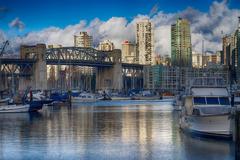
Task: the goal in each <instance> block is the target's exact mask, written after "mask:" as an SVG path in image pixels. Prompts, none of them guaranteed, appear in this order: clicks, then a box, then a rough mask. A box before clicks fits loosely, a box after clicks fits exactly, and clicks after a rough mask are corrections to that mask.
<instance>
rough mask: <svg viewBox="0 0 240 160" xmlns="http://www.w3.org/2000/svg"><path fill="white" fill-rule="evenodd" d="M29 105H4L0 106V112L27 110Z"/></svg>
mask: <svg viewBox="0 0 240 160" xmlns="http://www.w3.org/2000/svg"><path fill="white" fill-rule="evenodd" d="M29 108H30V106H29V105H6V106H0V113H20V112H29Z"/></svg>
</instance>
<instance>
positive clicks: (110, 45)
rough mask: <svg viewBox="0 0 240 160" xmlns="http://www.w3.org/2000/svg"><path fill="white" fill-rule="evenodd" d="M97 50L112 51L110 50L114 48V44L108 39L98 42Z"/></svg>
mask: <svg viewBox="0 0 240 160" xmlns="http://www.w3.org/2000/svg"><path fill="white" fill-rule="evenodd" d="M98 50H101V51H112V50H114V44H113V42H111V41H110V40H105V41H103V42H100V44H99V46H98Z"/></svg>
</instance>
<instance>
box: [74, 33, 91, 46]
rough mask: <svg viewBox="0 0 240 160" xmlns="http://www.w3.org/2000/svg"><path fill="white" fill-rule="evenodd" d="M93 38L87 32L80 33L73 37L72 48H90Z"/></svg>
mask: <svg viewBox="0 0 240 160" xmlns="http://www.w3.org/2000/svg"><path fill="white" fill-rule="evenodd" d="M92 44H93V38H92V36H89V35H88V33H87V32H80V33H79V35H74V47H92Z"/></svg>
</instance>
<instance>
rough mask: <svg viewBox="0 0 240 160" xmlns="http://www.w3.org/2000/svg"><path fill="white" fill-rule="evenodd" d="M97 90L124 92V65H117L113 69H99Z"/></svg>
mask: <svg viewBox="0 0 240 160" xmlns="http://www.w3.org/2000/svg"><path fill="white" fill-rule="evenodd" d="M96 89H97V90H115V91H120V90H122V89H123V80H122V64H121V63H116V64H114V65H113V67H98V68H97V74H96Z"/></svg>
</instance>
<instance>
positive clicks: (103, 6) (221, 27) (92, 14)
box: [0, 0, 240, 55]
mask: <svg viewBox="0 0 240 160" xmlns="http://www.w3.org/2000/svg"><path fill="white" fill-rule="evenodd" d="M238 16H240V0H228V1H227V0H217V1H212V0H204V2H203V0H112V1H110V0H101V1H99V0H87V1H84V0H31V1H30V0H21V1H20V0H1V1H0V42H1V41H4V40H6V39H8V40H10V44H11V45H10V46H9V47H8V49H9V50H12V51H18V48H19V46H20V45H21V44H29V45H32V44H36V43H46V44H62V45H63V46H73V35H76V34H78V33H79V32H80V31H88V32H89V33H90V34H91V35H92V36H93V40H94V46H95V47H96V46H97V45H98V43H99V42H100V41H103V40H106V39H109V40H111V41H113V42H114V44H115V46H116V48H121V42H122V41H124V40H126V39H127V40H131V41H133V42H134V41H135V24H136V22H138V21H141V19H145V18H149V19H150V20H151V22H152V23H153V24H154V39H155V42H154V46H155V53H156V54H161V55H166V54H168V55H170V48H171V47H170V26H171V24H173V23H174V22H175V21H176V19H177V18H178V17H183V18H186V19H188V20H189V21H190V23H191V32H192V45H193V51H197V52H201V50H202V49H201V47H202V45H201V44H202V40H204V42H205V50H207V51H213V52H215V51H217V50H220V49H221V37H222V36H223V34H230V33H232V32H234V30H236V29H237V27H238Z"/></svg>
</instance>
